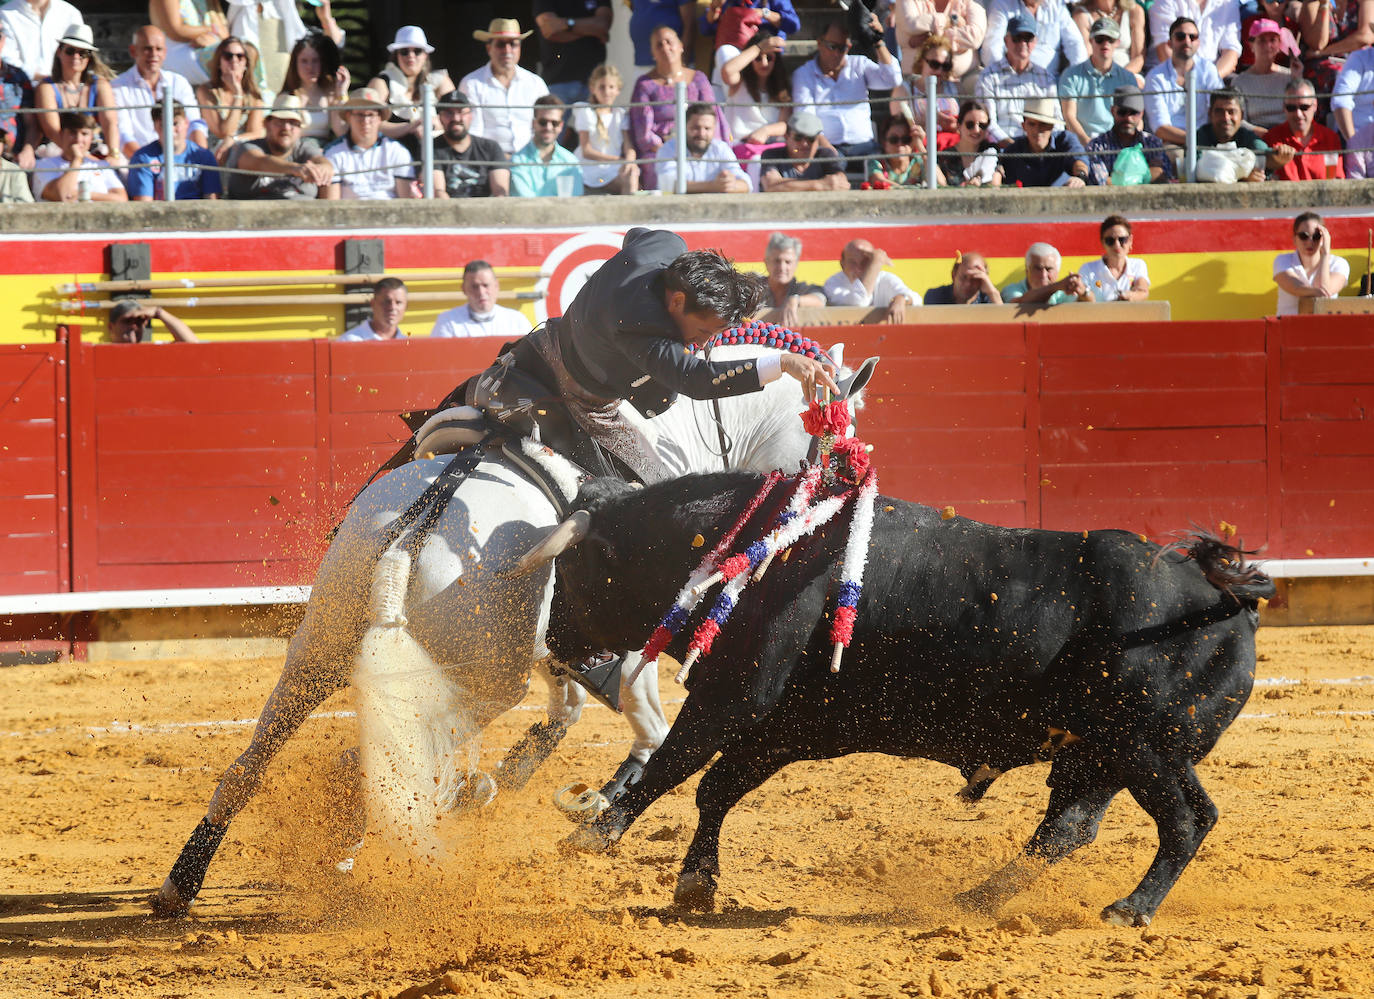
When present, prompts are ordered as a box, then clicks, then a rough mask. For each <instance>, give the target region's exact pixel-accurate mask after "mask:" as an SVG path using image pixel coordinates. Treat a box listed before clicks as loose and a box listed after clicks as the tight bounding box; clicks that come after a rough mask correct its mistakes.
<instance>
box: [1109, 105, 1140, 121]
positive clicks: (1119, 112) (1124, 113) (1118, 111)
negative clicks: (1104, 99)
mask: <svg viewBox="0 0 1374 999" xmlns="http://www.w3.org/2000/svg"><path fill="white" fill-rule="evenodd" d="M1112 114H1114V115H1116V116H1117V117H1118V118H1138V117H1140V114H1141V112H1139V111H1136V110H1133V109H1132V108H1123V107H1114V108H1112Z"/></svg>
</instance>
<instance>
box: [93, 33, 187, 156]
mask: <svg viewBox="0 0 1374 999" xmlns="http://www.w3.org/2000/svg"><path fill="white" fill-rule="evenodd" d="M129 55H131V56H133V59H134V64H133V65H132V66H130V67H129V68H128V69H127V70H125V71H124V72H123V73H120V74H119V75H118V76H116V77H115V78H114V79H113V80H111V81H110V89H112V90H113V91H114V102H115V104H116V105H117V106H118V107H119V138H120V141H121V142H122V143H123V150H124V155H125V156H126V157H127V156H132V155H134V153H136V152H138V151H139V150H140V149H142V148H143V147H144V146H146V145H148V143H150V142H155V141H157V140H158V139H160V138H161V136H160V135H158V133H157V129H155V128H154V127H153V112H152V106H153V105H154V104H161V103H162V93H163V91H164V90H170V91H171V92H172V100H174V101H176V102H178V103H179V104H180V105H181V106H182V107H183V108H185V109H186V120H187V122H188V123H189V124H190V136H189V138H190V141H192V142H194V143H195V144H196V145H198V146H206V145H208V144H209V135H210V130H209V129H208V128H206V126H205V122H204V120H203V119H202V118H201V117H200V107H199V105H197V104H196V95H195V93H194V92H193V91H192V90H191V84H190V83H188V82H187V81H186V77H184V76H182V75H181V74H180V73H173V72H172V71H171V70H170V69H163V68H162V64H163V62H164V61H165V60H166V58H167V36H166V35H164V34H163V33H162V31H161V29H159V28H155V27H153V26H152V25H151V24H145V25H144V26H143V27H141V28H139V29H138V31H136V32H134V41H133V44H132V45H130V46H129Z"/></svg>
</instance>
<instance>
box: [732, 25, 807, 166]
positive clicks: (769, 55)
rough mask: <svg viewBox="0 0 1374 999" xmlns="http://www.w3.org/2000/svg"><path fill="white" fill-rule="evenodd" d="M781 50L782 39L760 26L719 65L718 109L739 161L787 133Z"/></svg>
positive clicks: (788, 95) (787, 93)
mask: <svg viewBox="0 0 1374 999" xmlns="http://www.w3.org/2000/svg"><path fill="white" fill-rule="evenodd" d="M782 52H783V41H782V39H781V38H779V37H778V36H777V35H776V34H774V33H773V31H772V29H771V28H760V29H759V31H758V32H757V33H756V34H755V35H754V37H753V38H751V39H750V40H749V44H748V45H746V46H745V47H744V48H743V49H741V50H740V52H739V54H738V55H736V56H734V57H733V58H731V59H728V60H727V61H726V62H724V63H723V64H722V65H721V67H720V82H721V83H723V84H724V85H725V103H724V104H722V105H721V112H722V113H723V114H724V115H725V122H726V124H727V125H729V126H730V134H731V135H733V136H734V137H735V145H734V147H733V150H734V153H735V155H736V156H738V157H739V159H740V163H741V165H743V164H744V163H745V161H747V160H756V159H758V157H759V156H760V155H762V154H763V151H764V150H765V149H772V148H774V147H775V146H778V145H781V144H782V141H783V136H785V135H786V134H787V119H788V118H789V117H791V115H792V91H791V89H790V87H789V86H788V81H787V71H786V70H784V69H782V67H781V66H779V64H778V60H779V59H781V58H782ZM746 169H748V168H747V167H746ZM757 181H758V178H757V177H755V183H756V184H757Z"/></svg>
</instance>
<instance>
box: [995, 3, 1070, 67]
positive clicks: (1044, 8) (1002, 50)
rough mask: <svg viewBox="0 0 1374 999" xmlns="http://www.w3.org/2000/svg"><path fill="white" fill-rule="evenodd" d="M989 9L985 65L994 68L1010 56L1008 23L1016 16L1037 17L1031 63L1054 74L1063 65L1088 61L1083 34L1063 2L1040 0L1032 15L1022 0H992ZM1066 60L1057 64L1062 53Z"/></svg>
mask: <svg viewBox="0 0 1374 999" xmlns="http://www.w3.org/2000/svg"><path fill="white" fill-rule="evenodd" d="M987 9H988V33H987V34H986V35H984V36H983V49H982V54H983V65H984V66H991V65H992V64H993V63H994V62H996V61H997V60H998V59H1001V58H1002V57H1003V56H1005V55H1006V54H1007V21H1009V20H1010V19H1011V16H1012V15H1013V14H1016V13H1021V14H1025V15H1027V16H1033V17H1034V18H1035V25H1036V31H1035V48H1033V49H1032V50H1031V62H1033V63H1035V65H1037V66H1039V67H1040V68H1041V69H1047V70H1049V71H1050V72H1051V73H1053V72H1055V71H1057V70H1058V68H1059V67H1060V66H1073V65H1076V64H1077V63H1080V62H1082V61H1083V60H1084V59H1086V58H1088V47H1087V46H1086V45H1084V44H1083V34H1082V32H1080V31H1079V30H1078V25H1077V24H1075V23H1074V21H1073V18H1072V17H1070V16H1069V8H1068V7H1067V6H1066V5H1065V4H1064V3H1063V2H1062V0H1040V6H1039V7H1038V8H1037V9H1036V11H1035V13H1034V14H1033V15H1032V14H1031V12H1030V10H1029V9H1027V7H1026V5H1025V4H1023V3H1022V2H1021V0H990V2H989V3H988V4H987ZM1061 52H1062V53H1063V55H1064V61H1063V62H1062V63H1061V62H1059V61H1058V59H1059V55H1060V53H1061Z"/></svg>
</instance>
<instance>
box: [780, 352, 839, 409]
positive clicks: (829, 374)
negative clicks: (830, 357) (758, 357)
mask: <svg viewBox="0 0 1374 999" xmlns="http://www.w3.org/2000/svg"><path fill="white" fill-rule="evenodd" d="M782 373H783V374H785V375H791V376H792V377H793V378H795V379H796V380H797V381H799V382H801V383H802V398H804V399H805V400H806V401H807V402H810V401H811V400H812V399H814V398H816V386H817V385H821V386H823V387H825V388H828V389H829V390H830V391H831V392H832V393H834V394H835V395H837V396H838V395H839V394H840V387H839V386H838V385H836V384H835V378H834V374H835V369H834V368H833V367H831V366H830V365H828V364H822V363H821V362H820V361H817V360H815V359H813V358H810V357H807V356H806V355H805V354H792V353H787V354H783V355H782Z"/></svg>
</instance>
